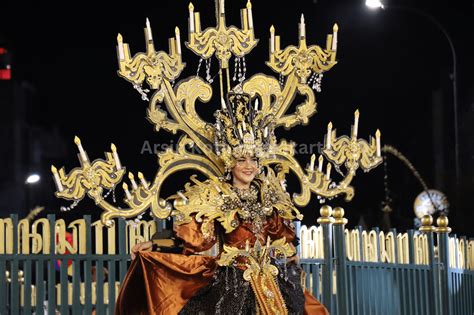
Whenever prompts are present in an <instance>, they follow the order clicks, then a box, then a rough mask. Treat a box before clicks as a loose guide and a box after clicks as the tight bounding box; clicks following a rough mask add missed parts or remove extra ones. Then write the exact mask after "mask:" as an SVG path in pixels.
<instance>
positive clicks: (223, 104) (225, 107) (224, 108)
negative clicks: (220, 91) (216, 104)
mask: <svg viewBox="0 0 474 315" xmlns="http://www.w3.org/2000/svg"><path fill="white" fill-rule="evenodd" d="M221 107H222V110H223V111H225V110H226V109H227V106H226V104H225V101H224V98H223V97H221Z"/></svg>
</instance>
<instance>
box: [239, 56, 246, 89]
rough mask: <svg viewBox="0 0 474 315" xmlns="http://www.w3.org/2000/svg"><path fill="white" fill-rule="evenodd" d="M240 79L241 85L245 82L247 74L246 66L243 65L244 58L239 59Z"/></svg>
mask: <svg viewBox="0 0 474 315" xmlns="http://www.w3.org/2000/svg"><path fill="white" fill-rule="evenodd" d="M239 68H240V70H239V71H240V77H239V82H240V83H242V82H243V81H244V80H245V76H246V74H247V65H246V64H245V56H243V57H242V58H239Z"/></svg>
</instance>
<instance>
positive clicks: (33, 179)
mask: <svg viewBox="0 0 474 315" xmlns="http://www.w3.org/2000/svg"><path fill="white" fill-rule="evenodd" d="M40 179H41V177H40V176H39V175H38V174H30V175H28V177H27V178H26V183H27V184H36V183H37V182H39V181H40Z"/></svg>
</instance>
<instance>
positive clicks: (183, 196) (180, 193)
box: [178, 191, 188, 201]
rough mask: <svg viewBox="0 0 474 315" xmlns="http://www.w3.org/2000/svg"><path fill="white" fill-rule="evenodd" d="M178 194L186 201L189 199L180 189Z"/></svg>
mask: <svg viewBox="0 0 474 315" xmlns="http://www.w3.org/2000/svg"><path fill="white" fill-rule="evenodd" d="M178 196H180V197H181V199H183V200H184V201H188V198H187V197H186V196H185V195H184V194H183V193H182V192H180V191H178Z"/></svg>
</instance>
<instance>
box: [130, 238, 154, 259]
mask: <svg viewBox="0 0 474 315" xmlns="http://www.w3.org/2000/svg"><path fill="white" fill-rule="evenodd" d="M152 247H153V243H152V242H151V241H148V242H143V243H138V244H136V245H135V246H133V247H132V251H131V253H130V256H132V260H133V259H135V257H137V254H138V252H151V249H152Z"/></svg>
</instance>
